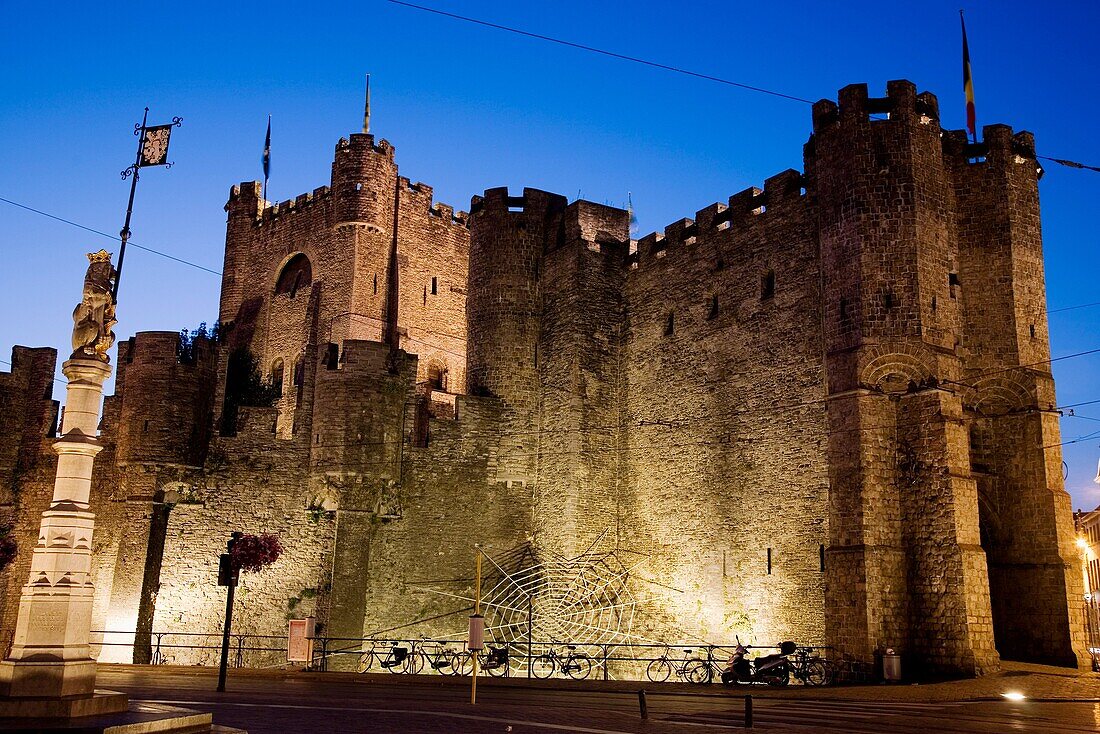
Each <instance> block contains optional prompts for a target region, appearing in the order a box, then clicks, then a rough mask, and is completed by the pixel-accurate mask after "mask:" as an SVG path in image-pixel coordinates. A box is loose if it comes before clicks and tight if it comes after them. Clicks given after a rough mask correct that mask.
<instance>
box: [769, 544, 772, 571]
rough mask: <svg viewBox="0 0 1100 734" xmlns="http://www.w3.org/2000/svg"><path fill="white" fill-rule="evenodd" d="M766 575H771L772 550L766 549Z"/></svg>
mask: <svg viewBox="0 0 1100 734" xmlns="http://www.w3.org/2000/svg"><path fill="white" fill-rule="evenodd" d="M768 575H769V576H771V575H772V549H771V548H768Z"/></svg>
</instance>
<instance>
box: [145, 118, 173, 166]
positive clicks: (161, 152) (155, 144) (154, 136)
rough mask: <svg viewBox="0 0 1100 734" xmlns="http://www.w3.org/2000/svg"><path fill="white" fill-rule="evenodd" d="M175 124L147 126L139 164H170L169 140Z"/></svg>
mask: <svg viewBox="0 0 1100 734" xmlns="http://www.w3.org/2000/svg"><path fill="white" fill-rule="evenodd" d="M173 127H175V126H174V125H171V124H169V125H155V126H153V127H147V128H145V140H143V141H142V144H141V156H140V157H139V158H138V166H139V167H141V168H144V167H146V166H163V165H167V164H168V141H169V140H170V139H171V137H172V128H173Z"/></svg>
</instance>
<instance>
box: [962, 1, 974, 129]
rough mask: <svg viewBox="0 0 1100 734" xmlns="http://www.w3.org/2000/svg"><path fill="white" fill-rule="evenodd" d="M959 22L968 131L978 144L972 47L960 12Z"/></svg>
mask: <svg viewBox="0 0 1100 734" xmlns="http://www.w3.org/2000/svg"><path fill="white" fill-rule="evenodd" d="M959 21H960V22H961V23H962V32H963V92H965V93H966V129H967V130H969V131H970V138H971V139H972V140H973V141H974V142H975V143H976V142H978V118H977V114H976V113H975V111H974V78H973V77H972V76H971V75H970V46H969V45H968V44H967V43H966V20H965V19H964V18H963V13H962V11H961V10H960V11H959Z"/></svg>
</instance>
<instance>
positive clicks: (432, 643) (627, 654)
mask: <svg viewBox="0 0 1100 734" xmlns="http://www.w3.org/2000/svg"><path fill="white" fill-rule="evenodd" d="M92 635H93V646H95V647H98V648H99V651H98V652H99V655H98V656H99V658H100V659H101V660H105V661H108V660H109V661H114V662H129V661H131V660H132V659H133V647H134V634H133V633H132V632H128V633H127V632H111V631H98V632H93V633H92ZM221 640H222V635H221V633H218V632H170V631H161V632H153V633H152V636H151V653H152V654H151V659H150V662H152V663H153V664H154V665H172V664H175V665H206V666H216V665H218V663H219V659H220V655H221ZM487 647H490V648H495V649H497V650H506V651H507V655H506V656H505V657H506V660H507V663H506V665H503V666H497V667H496V668H493V669H490V670H488V671H486V672H487V673H488V674H489V675H507V676H513V677H516V676H520V677H547V676H546V675H545V674H546V673H547V667H548V666H549V667H550V668H551V670H550V671H549V673H550V674H552V675H554V676H555V677H574V678H587V679H590V680H591V679H602V680H646V679H647V678H648V679H650V680H653V679H654V674H653V672H652V670H651V666H653V665H654V664H655V663H658V662H659V661H662V660H667V661H668V662H669V664H670V666H669V667H668V669H669V670H670V674H669V676H668V680H670V681H675V680H686V677H685V674H684V667H685V662H686V661H693V660H699V661H702V663H705V665H706V670H707V676H706V681H704V682H707V681H717V680H718V679H719V677H720V673H721V670H722V668H723V667H724V666H725V665H726V663H727V661H728V660H729V658H730V656H731V655H732V654H733V651H734V649H735V647H734V646H732V645H708V644H701V645H699V644H696V645H692V644H691V643H678V644H664V643H648V642H634V643H607V644H596V643H580V642H578V643H575V644H574V643H559V642H534V641H533V642H530V643H527V642H513V643H501V644H499V645H497V644H495V643H492V642H489V643H488V644H487ZM747 647H748V649H749V651H750V657H757V656H760V655H765V654H769V653H772V652H775V651H776V649H777V646H768V647H764V646H747ZM394 648H401V649H403V650H404V651H405V653H404V655H406V656H409V657H414V658H418V659H419V661H420V662H419V665H418V666H417V667H418V670H416V671H415V672H420V673H423V674H451V673H454V672H456V671H455V670H454V669H453V666H451V665H447V666H444V665H442V664H441V663H442V662H443V658H444V657H450V656H455V657H457V656H466V655H468V653H467V652H466V641H465V640H462V639H429V638H418V639H411V638H405V639H399V638H380V637H374V638H372V637H366V638H363V637H324V636H319V637H315V638H314V652H313V660H312V662H311V664H310V665H309V666H308V667H309V668H310V669H312V670H316V671H321V672H327V671H357V672H362V669H363V668H364V667H365V666H364V659H365V658H367V656H368V655H373V656H374V665H373V666H372V669H373V670H375V671H381V670H390V671H391V672H409V667H408V666H397V665H391V666H388V667H384V666H382V665H379V664H378V663H379V662H380V661H381V660H382V659H384V658H385V656H387V655H388V654H389V653H390V651H392V650H393V649H394ZM801 649H803V650H807V651H808V654H810V655H814V656H819V657H821V658H824V659H826V660H827V661H828V662H829V666H830V671H831V674H832V680H831V682H835V683H866V682H871V681H873V680H876V679H877V678H878V675H877V673H876V666H875V665H874V664H871V663H866V662H862V661H857V660H850V659H844V658H838V657H836V656H835V655H832V654H831V653H832V649H831V648H826V647H805V648H801ZM445 651H446V652H445ZM286 653H287V638H286V637H285V636H280V635H250V634H233V635H230V648H229V664H230V666H232V667H235V668H241V667H247V668H274V667H284V666H286V665H287V662H286ZM571 655H572V656H573V663H572V665H573V666H579V667H582V668H584V675H581V674H580V673H581V671H580V670H570V671H569V672H568V673H563V671H562V663H563V662H565V661H568V660H569V659H570V656H571ZM550 658H553V659H554V660H555V661H556V662H555V663H553V664H549V663H548V659H550ZM367 660H368V662H369V661H370V659H369V658H367ZM790 660H791V662H792V666H791V667H792V669H795V670H797V655H796V656H793V657H791V658H790ZM433 662H435V663H437V665H438V666H439V667H436V666H435V665H432V663H433ZM425 663H427V664H425ZM554 665H556V666H557V667H556V668H555V667H554ZM662 667H663V666H662ZM458 672H465V673H467V674H468V670H466V671H458ZM795 677H796V678H797V676H795Z"/></svg>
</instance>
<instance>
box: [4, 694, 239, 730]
mask: <svg viewBox="0 0 1100 734" xmlns="http://www.w3.org/2000/svg"><path fill="white" fill-rule="evenodd" d="M114 695H119V696H121V695H122V694H114ZM122 697H123V698H125V696H122ZM74 731H75V732H80V734H108V733H109V734H150V733H151V732H157V733H158V734H160V733H163V734H247V732H245V731H244V730H242V729H231V728H229V727H224V726H215V725H214V724H213V723H212V717H211V715H210V714H209V713H206V712H203V711H193V710H191V709H183V708H177V707H175V706H165V705H162V704H151V703H143V704H134V705H133V706H131V707H130V708H128V709H123V710H122V711H120V712H117V713H111V714H101V715H98V716H88V717H84V718H80V719H75V720H74V719H71V718H65V717H52V716H51V717H42V718H0V732H19V733H20V734H32V733H33V734H73V732H74Z"/></svg>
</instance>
